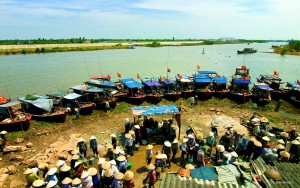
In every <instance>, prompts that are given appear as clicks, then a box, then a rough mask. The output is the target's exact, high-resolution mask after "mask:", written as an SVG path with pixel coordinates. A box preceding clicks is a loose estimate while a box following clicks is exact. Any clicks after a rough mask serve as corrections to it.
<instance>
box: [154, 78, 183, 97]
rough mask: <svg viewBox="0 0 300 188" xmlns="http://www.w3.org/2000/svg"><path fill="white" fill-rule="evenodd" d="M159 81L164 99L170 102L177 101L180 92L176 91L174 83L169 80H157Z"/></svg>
mask: <svg viewBox="0 0 300 188" xmlns="http://www.w3.org/2000/svg"><path fill="white" fill-rule="evenodd" d="M159 81H160V82H161V84H162V91H163V94H164V98H165V99H167V100H170V101H177V100H178V99H179V97H180V95H181V92H180V91H179V90H178V87H177V84H176V82H175V81H174V80H171V79H159Z"/></svg>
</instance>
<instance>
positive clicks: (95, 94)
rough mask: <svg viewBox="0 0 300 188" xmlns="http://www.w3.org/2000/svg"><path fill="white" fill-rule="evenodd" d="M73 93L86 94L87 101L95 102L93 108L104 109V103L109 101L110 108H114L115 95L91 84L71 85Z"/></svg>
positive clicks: (115, 103)
mask: <svg viewBox="0 0 300 188" xmlns="http://www.w3.org/2000/svg"><path fill="white" fill-rule="evenodd" d="M71 89H73V92H74V93H77V94H80V95H87V101H83V102H93V103H95V108H96V109H99V110H104V109H106V107H105V106H106V103H109V106H110V108H115V107H116V105H117V102H116V99H115V97H114V96H113V95H112V94H111V93H110V92H109V91H108V90H107V89H103V88H98V87H95V86H91V85H87V84H84V85H77V86H73V87H71Z"/></svg>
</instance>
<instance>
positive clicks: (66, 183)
mask: <svg viewBox="0 0 300 188" xmlns="http://www.w3.org/2000/svg"><path fill="white" fill-rule="evenodd" d="M71 186H72V179H71V178H69V177H66V178H65V179H63V180H62V181H61V187H62V188H71Z"/></svg>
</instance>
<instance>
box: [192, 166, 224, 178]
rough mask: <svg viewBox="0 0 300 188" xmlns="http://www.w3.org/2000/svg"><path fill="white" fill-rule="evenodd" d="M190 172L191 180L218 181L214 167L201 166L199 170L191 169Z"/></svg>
mask: <svg viewBox="0 0 300 188" xmlns="http://www.w3.org/2000/svg"><path fill="white" fill-rule="evenodd" d="M190 171H191V176H192V177H193V178H197V179H202V180H215V181H217V180H218V174H217V171H216V169H215V168H214V167H209V166H203V167H201V168H195V169H191V170H190Z"/></svg>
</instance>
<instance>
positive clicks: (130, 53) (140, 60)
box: [0, 43, 300, 99]
mask: <svg viewBox="0 0 300 188" xmlns="http://www.w3.org/2000/svg"><path fill="white" fill-rule="evenodd" d="M274 44H275V45H278V44H279V43H262V44H261V43H253V44H250V45H247V44H228V45H210V46H177V47H160V48H145V47H136V49H122V50H100V51H83V52H63V53H48V54H27V55H10V56H0V67H1V69H0V79H1V81H0V94H1V93H4V94H5V96H6V97H11V98H13V99H15V98H17V97H22V96H25V95H26V94H29V93H37V94H40V95H43V94H46V93H49V92H53V91H56V90H57V89H62V90H67V89H68V88H70V87H71V86H74V85H78V84H82V83H83V82H84V81H86V80H88V79H89V78H90V76H92V75H97V74H101V73H103V74H107V73H109V74H111V77H112V80H113V81H116V80H117V79H118V78H117V72H119V73H120V74H121V75H122V78H125V77H133V78H135V79H137V78H136V75H137V73H139V74H140V76H141V77H142V78H143V77H159V76H160V75H162V76H167V71H166V70H167V67H169V68H170V69H171V72H170V73H169V76H170V77H173V78H174V76H175V75H176V74H177V73H180V74H182V75H184V74H187V75H191V74H193V73H195V71H196V68H197V65H200V67H201V70H215V71H217V72H218V73H219V74H220V75H225V76H228V78H229V79H230V76H232V75H233V74H234V72H235V68H236V67H237V66H242V65H245V66H247V67H249V68H250V74H251V77H252V82H254V81H255V79H256V77H258V76H259V74H273V72H274V70H276V71H277V72H279V74H280V77H281V78H282V79H283V81H296V80H297V79H300V68H299V65H300V57H299V56H289V55H284V56H281V55H278V54H271V53H264V52H271V51H272V50H271V49H270V48H271V46H272V45H274ZM246 47H247V48H248V47H251V48H255V49H258V52H257V53H255V54H247V55H238V54H237V52H236V51H237V50H242V49H243V48H246ZM203 49H204V51H205V54H202V51H203Z"/></svg>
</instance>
